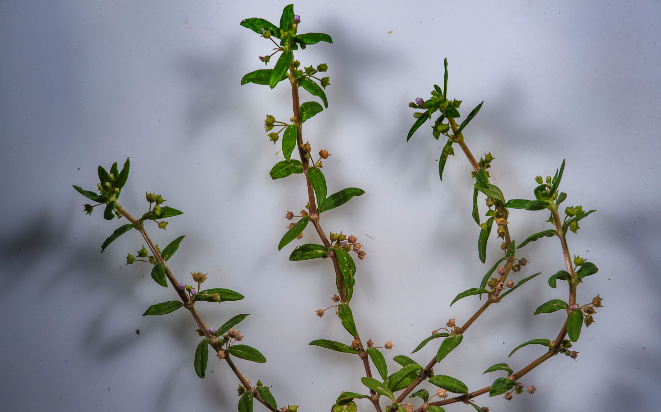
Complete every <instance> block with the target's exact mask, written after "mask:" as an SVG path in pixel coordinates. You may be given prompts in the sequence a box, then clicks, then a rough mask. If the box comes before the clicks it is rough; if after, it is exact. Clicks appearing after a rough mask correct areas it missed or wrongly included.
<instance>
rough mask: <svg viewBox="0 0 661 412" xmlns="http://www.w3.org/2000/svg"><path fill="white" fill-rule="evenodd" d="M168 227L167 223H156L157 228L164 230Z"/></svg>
mask: <svg viewBox="0 0 661 412" xmlns="http://www.w3.org/2000/svg"><path fill="white" fill-rule="evenodd" d="M167 225H168V222H158V228H159V229H163V230H165V227H166V226H167Z"/></svg>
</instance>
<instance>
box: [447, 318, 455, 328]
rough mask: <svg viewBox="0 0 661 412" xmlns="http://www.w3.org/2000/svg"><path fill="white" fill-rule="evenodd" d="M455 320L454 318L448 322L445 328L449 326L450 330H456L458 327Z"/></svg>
mask: <svg viewBox="0 0 661 412" xmlns="http://www.w3.org/2000/svg"><path fill="white" fill-rule="evenodd" d="M455 319H456V318H452V319H450V320H448V323H446V324H445V326H447V327H448V328H454V327H455V325H456V322H455Z"/></svg>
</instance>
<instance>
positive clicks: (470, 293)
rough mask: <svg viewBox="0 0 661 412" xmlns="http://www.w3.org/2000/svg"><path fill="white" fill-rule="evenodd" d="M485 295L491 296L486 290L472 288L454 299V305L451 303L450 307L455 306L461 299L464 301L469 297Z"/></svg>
mask: <svg viewBox="0 0 661 412" xmlns="http://www.w3.org/2000/svg"><path fill="white" fill-rule="evenodd" d="M483 293H486V294H489V291H488V290H486V289H484V288H470V289H468V290H465V291H463V292H461V293H460V294H458V295H457V297H455V298H454V300H453V301H452V303H450V306H452V305H454V302H456V301H458V300H459V299H463V298H465V297H467V296H473V295H482V294H483ZM480 297H481V296H480Z"/></svg>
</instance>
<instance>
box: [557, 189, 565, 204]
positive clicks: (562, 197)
mask: <svg viewBox="0 0 661 412" xmlns="http://www.w3.org/2000/svg"><path fill="white" fill-rule="evenodd" d="M565 199H567V193H565V192H560V193H558V198H557V199H556V201H555V203H556V204H558V205H559V204H560V203H562V202H564V201H565Z"/></svg>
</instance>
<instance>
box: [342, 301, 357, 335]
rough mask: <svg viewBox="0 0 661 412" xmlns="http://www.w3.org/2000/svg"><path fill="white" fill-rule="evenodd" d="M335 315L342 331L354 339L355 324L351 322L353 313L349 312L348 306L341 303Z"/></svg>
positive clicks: (355, 332)
mask: <svg viewBox="0 0 661 412" xmlns="http://www.w3.org/2000/svg"><path fill="white" fill-rule="evenodd" d="M337 315H338V316H339V317H340V320H341V321H342V326H344V329H346V331H347V332H349V335H351V336H353V337H355V336H356V335H357V334H358V332H357V331H356V324H355V323H354V321H353V313H352V312H351V308H350V307H349V305H347V304H346V303H341V304H340V306H339V307H338V308H337Z"/></svg>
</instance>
